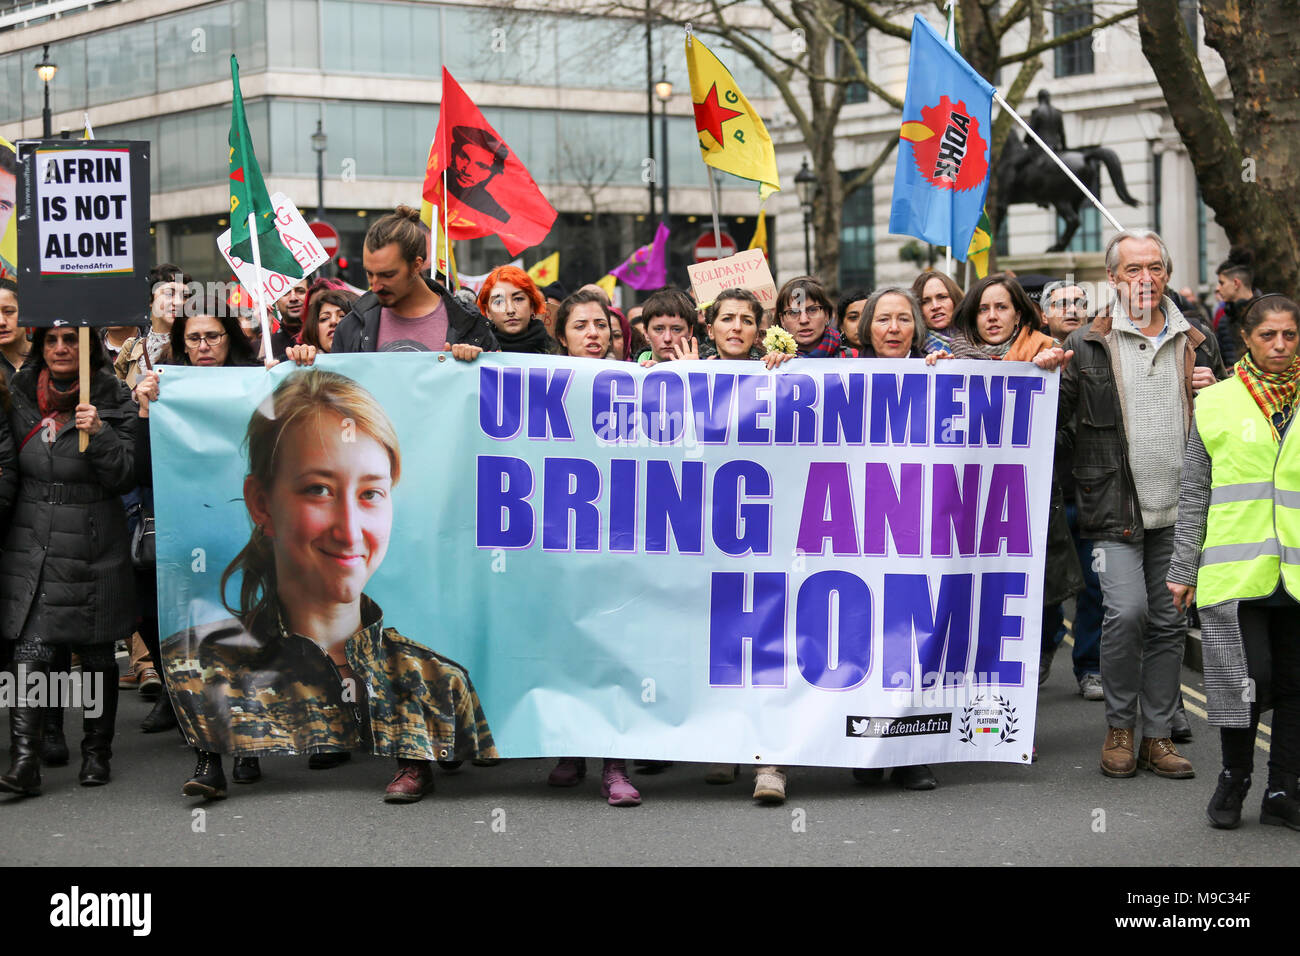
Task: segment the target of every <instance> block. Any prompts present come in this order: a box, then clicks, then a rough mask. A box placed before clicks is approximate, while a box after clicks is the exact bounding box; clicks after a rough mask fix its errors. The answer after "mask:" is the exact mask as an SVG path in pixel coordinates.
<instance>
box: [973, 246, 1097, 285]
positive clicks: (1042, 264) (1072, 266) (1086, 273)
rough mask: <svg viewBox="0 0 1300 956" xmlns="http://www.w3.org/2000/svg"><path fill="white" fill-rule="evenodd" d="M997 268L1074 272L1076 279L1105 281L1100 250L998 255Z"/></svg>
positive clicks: (1026, 272)
mask: <svg viewBox="0 0 1300 956" xmlns="http://www.w3.org/2000/svg"><path fill="white" fill-rule="evenodd" d="M998 268H999V269H1001V270H1006V269H1010V270H1011V271H1012V272H1015V273H1016V274H1017V275H1033V274H1034V273H1041V274H1043V275H1050V276H1055V277H1057V278H1058V279H1064V278H1065V277H1066V276H1069V275H1073V276H1074V278H1075V281H1077V282H1092V283H1097V284H1100V285H1103V286H1104V285H1106V256H1105V254H1104V253H1101V252H1039V253H1035V254H1032V255H1019V256H998Z"/></svg>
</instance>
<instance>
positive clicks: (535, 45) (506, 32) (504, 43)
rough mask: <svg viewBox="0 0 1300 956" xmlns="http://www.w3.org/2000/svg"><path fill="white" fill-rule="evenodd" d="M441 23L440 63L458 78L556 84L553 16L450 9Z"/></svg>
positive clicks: (530, 84) (523, 83) (481, 81)
mask: <svg viewBox="0 0 1300 956" xmlns="http://www.w3.org/2000/svg"><path fill="white" fill-rule="evenodd" d="M442 24H443V29H444V30H445V31H446V37H447V42H446V43H445V44H444V48H443V54H444V61H445V62H446V64H447V69H449V70H450V71H451V72H452V75H453V76H455V77H456V78H457V79H458V80H461V81H462V82H468V81H473V82H478V83H513V84H520V85H527V86H554V85H555V42H556V40H555V31H556V22H555V18H554V17H551V16H546V15H544V14H535V13H528V12H525V11H522V10H512V11H505V10H492V9H490V8H481V9H477V10H476V9H472V8H469V7H450V6H449V7H444V8H443V11H442ZM642 36H643V37H644V34H642ZM642 57H643V62H644V53H643V54H642ZM643 69H644V67H643Z"/></svg>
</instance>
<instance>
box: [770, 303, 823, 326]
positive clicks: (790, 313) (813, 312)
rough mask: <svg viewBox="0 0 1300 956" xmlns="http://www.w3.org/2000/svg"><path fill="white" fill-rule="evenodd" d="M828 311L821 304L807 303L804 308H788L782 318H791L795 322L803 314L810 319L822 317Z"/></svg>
mask: <svg viewBox="0 0 1300 956" xmlns="http://www.w3.org/2000/svg"><path fill="white" fill-rule="evenodd" d="M825 312H826V310H825V309H823V308H822V307H821V306H820V305H806V306H804V307H803V309H786V310H785V311H784V312H782V313H781V318H783V319H789V320H790V321H791V322H793V321H794V320H795V319H797V318H799V316H801V315H806V316H808V318H810V319H820V318H821V317H822V315H823V314H824V313H825Z"/></svg>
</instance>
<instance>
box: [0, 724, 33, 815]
mask: <svg viewBox="0 0 1300 956" xmlns="http://www.w3.org/2000/svg"><path fill="white" fill-rule="evenodd" d="M9 741H10V748H9V753H10V755H11V756H12V757H13V764H12V765H11V766H10V767H9V772H8V773H7V774H5V775H4V776H3V777H0V793H21V794H23V795H24V796H28V797H34V796H36V794H38V793H40V792H41V756H40V744H41V708H40V707H14V708H13V709H12V710H10V711H9Z"/></svg>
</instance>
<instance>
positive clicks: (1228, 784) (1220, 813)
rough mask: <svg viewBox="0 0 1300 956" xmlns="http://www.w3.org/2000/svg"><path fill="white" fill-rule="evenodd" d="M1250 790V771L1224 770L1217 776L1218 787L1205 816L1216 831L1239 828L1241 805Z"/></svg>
mask: <svg viewBox="0 0 1300 956" xmlns="http://www.w3.org/2000/svg"><path fill="white" fill-rule="evenodd" d="M1248 790H1250V771H1248V770H1241V769H1234V768H1231V767H1229V768H1226V769H1225V770H1224V771H1223V772H1222V773H1220V774H1219V786H1218V787H1217V788H1216V789H1215V791H1214V796H1212V797H1210V805H1209V806H1207V807H1206V808H1205V815H1206V816H1207V817H1208V818H1209V820H1210V826H1212V827H1214V828H1215V829H1216V830H1235V829H1236V828H1237V827H1239V826H1241V805H1242V803H1244V802H1245V800H1246V792H1247V791H1248Z"/></svg>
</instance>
